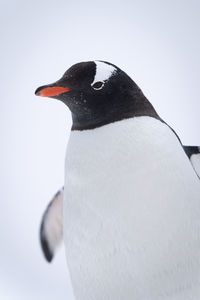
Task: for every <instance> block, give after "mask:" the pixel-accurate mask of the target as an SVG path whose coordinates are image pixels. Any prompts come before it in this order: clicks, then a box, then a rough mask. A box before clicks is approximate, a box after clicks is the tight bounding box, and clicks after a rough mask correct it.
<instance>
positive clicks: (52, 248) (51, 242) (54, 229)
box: [40, 145, 200, 262]
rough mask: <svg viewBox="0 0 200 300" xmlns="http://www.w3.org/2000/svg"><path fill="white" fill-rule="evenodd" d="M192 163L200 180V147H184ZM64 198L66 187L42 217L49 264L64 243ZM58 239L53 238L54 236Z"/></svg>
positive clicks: (42, 242) (44, 242)
mask: <svg viewBox="0 0 200 300" xmlns="http://www.w3.org/2000/svg"><path fill="white" fill-rule="evenodd" d="M183 149H184V151H185V153H186V154H187V156H188V158H189V159H190V162H191V164H192V166H193V168H194V170H195V172H196V173H197V176H198V177H199V178H200V147H199V146H185V145H184V146H183ZM63 197H64V187H62V189H60V190H58V191H57V192H56V193H55V196H54V197H53V198H52V200H51V201H50V203H49V204H48V206H47V208H46V209H45V212H44V213H43V216H42V221H41V225H40V241H41V248H42V252H43V254H44V257H45V258H46V260H47V262H51V261H52V260H53V258H54V255H55V254H56V252H57V249H58V248H59V246H60V245H61V244H62V242H63V210H62V207H63ZM54 235H55V236H56V237H57V238H56V239H55V238H53V236H54Z"/></svg>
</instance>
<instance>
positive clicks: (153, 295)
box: [64, 117, 200, 300]
mask: <svg viewBox="0 0 200 300" xmlns="http://www.w3.org/2000/svg"><path fill="white" fill-rule="evenodd" d="M199 232H200V181H199V179H198V177H197V176H196V174H195V172H194V170H193V168H192V166H191V164H190V162H189V160H188V158H187V156H186V154H185V153H184V151H183V149H182V146H181V145H180V143H179V141H178V139H177V137H176V136H175V135H174V133H173V132H172V131H171V130H170V129H169V127H168V126H167V125H166V124H164V123H162V122H160V121H158V120H156V119H153V118H150V117H138V118H132V119H127V120H123V121H119V122H115V123H112V124H109V125H106V126H102V127H100V128H97V129H93V130H85V131H72V132H71V136H70V140H69V144H68V149H67V153H66V182H65V195H64V241H65V247H66V256H67V261H68V265H69V270H70V274H71V279H72V285H73V288H74V293H75V296H76V299H77V300H88V299H89V300H102V299H103V300H124V299H125V300H133V299H134V300H158V299H159V300H160V299H163V300H164V299H170V300H172V299H173V300H189V299H190V300H194V299H200V235H199Z"/></svg>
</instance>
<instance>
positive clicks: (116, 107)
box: [71, 90, 162, 131]
mask: <svg viewBox="0 0 200 300" xmlns="http://www.w3.org/2000/svg"><path fill="white" fill-rule="evenodd" d="M112 102H113V103H112ZM104 103H105V101H104ZM108 103H109V105H108ZM139 116H149V117H152V118H155V119H158V120H160V121H162V119H161V118H160V117H159V115H158V114H157V112H156V111H155V109H154V107H153V106H152V104H151V103H150V102H149V101H148V100H147V98H146V97H145V96H144V95H143V93H142V91H141V90H139V91H138V92H137V93H135V92H134V93H131V92H130V93H129V95H126V96H125V97H124V95H123V99H121V101H120V99H118V101H110V102H107V105H106V107H98V108H97V109H95V108H93V110H85V111H83V112H82V111H81V112H78V113H72V128H71V130H72V131H74V130H88V129H95V128H98V127H101V126H104V125H107V124H110V123H113V122H116V121H121V120H123V119H129V118H133V117H139Z"/></svg>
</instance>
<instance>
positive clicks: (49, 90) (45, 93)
mask: <svg viewBox="0 0 200 300" xmlns="http://www.w3.org/2000/svg"><path fill="white" fill-rule="evenodd" d="M69 91H71V89H70V88H65V87H62V86H52V87H45V86H44V87H39V88H38V89H37V90H36V91H35V94H36V95H37V96H41V97H53V96H57V95H60V94H63V93H66V92H69Z"/></svg>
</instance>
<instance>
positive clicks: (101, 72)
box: [91, 61, 117, 85]
mask: <svg viewBox="0 0 200 300" xmlns="http://www.w3.org/2000/svg"><path fill="white" fill-rule="evenodd" d="M94 63H95V64H96V73H95V76H94V80H93V82H92V84H91V85H93V84H94V83H95V82H98V81H101V82H105V81H106V80H108V79H109V78H110V77H111V76H112V75H113V74H114V73H115V72H116V71H117V69H116V68H115V67H113V66H112V65H109V64H107V63H104V62H101V61H94Z"/></svg>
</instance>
